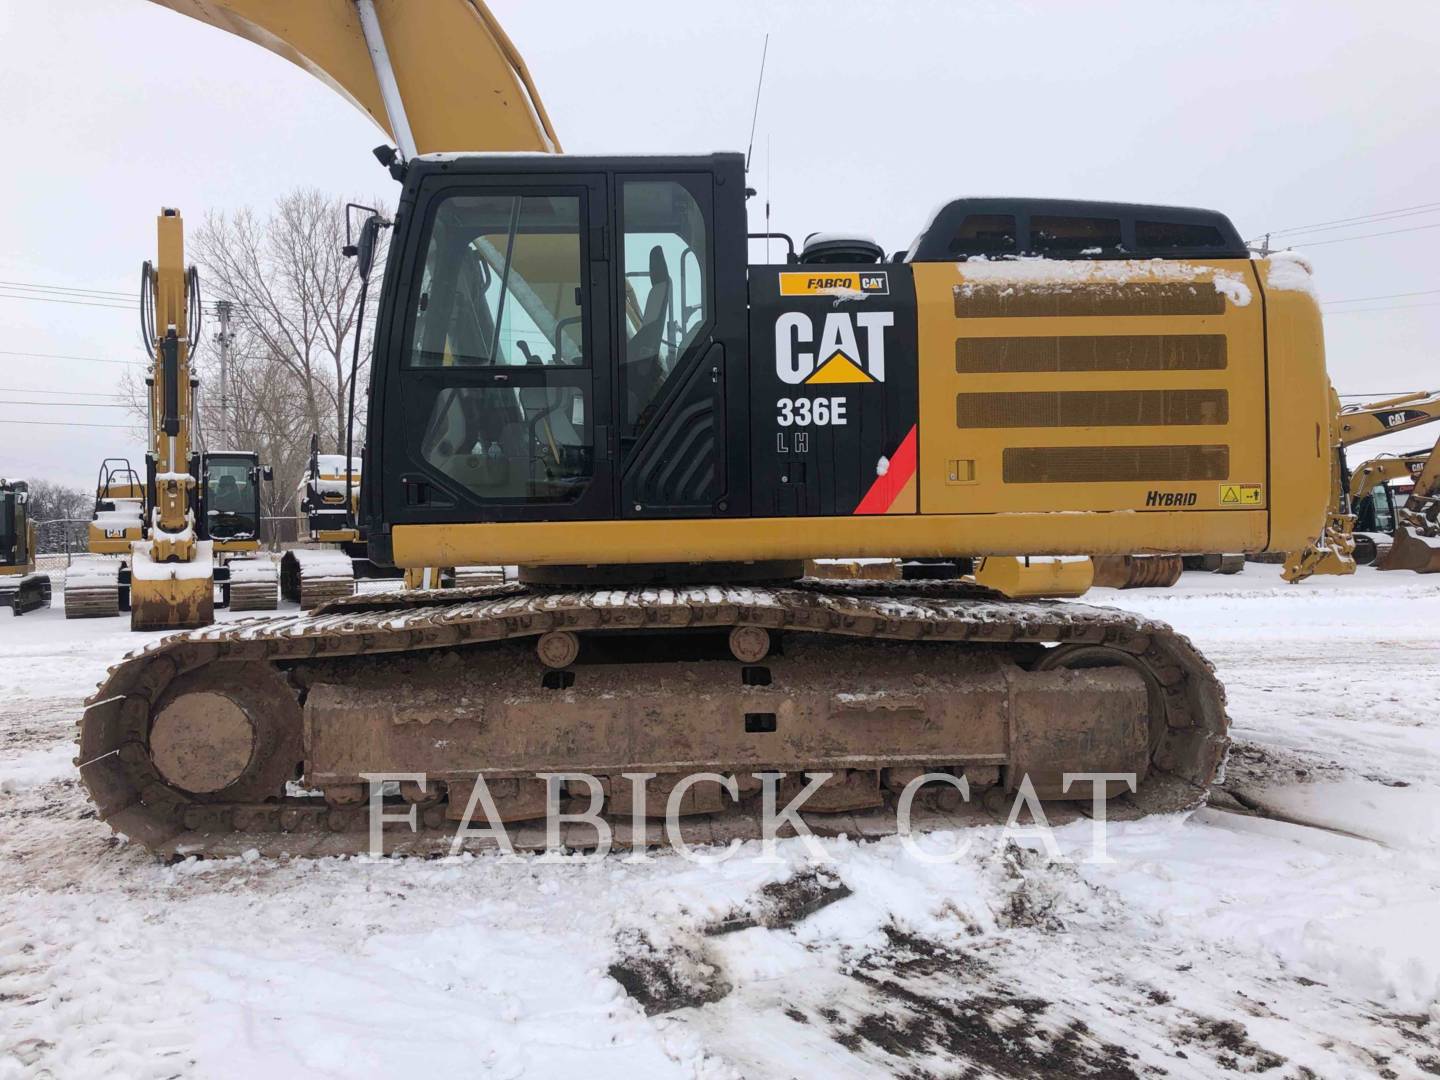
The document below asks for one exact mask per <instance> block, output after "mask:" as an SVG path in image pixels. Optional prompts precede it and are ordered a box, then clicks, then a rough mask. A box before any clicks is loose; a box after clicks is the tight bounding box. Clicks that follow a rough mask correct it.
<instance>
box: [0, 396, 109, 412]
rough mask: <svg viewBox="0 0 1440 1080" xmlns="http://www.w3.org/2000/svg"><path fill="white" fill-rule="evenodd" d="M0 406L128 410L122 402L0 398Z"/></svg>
mask: <svg viewBox="0 0 1440 1080" xmlns="http://www.w3.org/2000/svg"><path fill="white" fill-rule="evenodd" d="M0 405H49V406H51V407H52V408H57V409H128V408H130V406H129V405H128V404H125V403H123V402H108V401H105V402H101V401H7V400H5V399H4V398H0Z"/></svg>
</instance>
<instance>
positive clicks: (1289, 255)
mask: <svg viewBox="0 0 1440 1080" xmlns="http://www.w3.org/2000/svg"><path fill="white" fill-rule="evenodd" d="M1267 258H1268V262H1269V270H1268V271H1267V272H1266V274H1265V287H1266V288H1267V289H1280V290H1284V291H1287V292H1303V293H1309V294H1310V295H1311V296H1313V297H1316V299H1319V294H1318V293H1317V292H1316V291H1315V279H1314V277H1313V276H1312V275H1313V273H1314V271H1313V270H1312V269H1311V267H1310V263H1309V262H1308V261H1307V260H1306V259H1305V258H1304V257H1303V256H1301V255H1298V254H1296V253H1295V252H1293V251H1277V252H1274V253H1273V254H1271V255H1269V256H1268V257H1267Z"/></svg>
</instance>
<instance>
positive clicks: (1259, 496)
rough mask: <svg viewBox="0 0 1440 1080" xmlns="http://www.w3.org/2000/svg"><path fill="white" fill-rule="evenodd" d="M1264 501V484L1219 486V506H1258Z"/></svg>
mask: <svg viewBox="0 0 1440 1080" xmlns="http://www.w3.org/2000/svg"><path fill="white" fill-rule="evenodd" d="M1264 501H1265V485H1264V484H1221V485H1220V505H1221V506H1259V505H1260V504H1261V503H1262V502H1264Z"/></svg>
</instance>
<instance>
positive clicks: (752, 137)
mask: <svg viewBox="0 0 1440 1080" xmlns="http://www.w3.org/2000/svg"><path fill="white" fill-rule="evenodd" d="M769 52H770V35H769V34H766V35H765V45H764V46H763V47H762V48H761V50H760V77H759V78H758V79H756V80H755V108H754V110H753V111H752V112H751V113H750V144H749V145H748V146H747V147H745V171H746V172H747V173H748V172H749V171H750V152H751V151H752V150H754V149H755V121H756V120H758V119H759V118H760V88H761V87H763V86H764V85H765V57H766V55H767V54H768V53H769Z"/></svg>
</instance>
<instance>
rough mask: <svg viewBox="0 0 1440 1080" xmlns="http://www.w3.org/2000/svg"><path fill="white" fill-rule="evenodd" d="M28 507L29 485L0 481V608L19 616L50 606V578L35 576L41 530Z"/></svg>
mask: <svg viewBox="0 0 1440 1080" xmlns="http://www.w3.org/2000/svg"><path fill="white" fill-rule="evenodd" d="M29 505H30V485H29V484H27V483H26V482H25V481H24V480H6V479H4V478H3V477H0V607H8V608H9V609H10V610H11V612H12V613H14V614H16V615H24V614H25V613H26V612H29V611H35V610H36V609H38V608H44V607H49V606H50V576H49V575H48V574H37V573H36V572H35V555H36V549H37V547H38V546H39V536H38V532H39V530H38V529H37V528H36V525H35V522H33V521H31V520H30V514H29Z"/></svg>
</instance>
